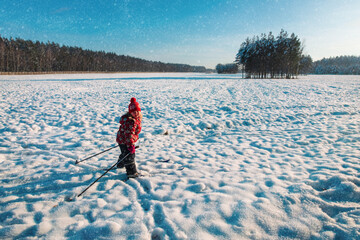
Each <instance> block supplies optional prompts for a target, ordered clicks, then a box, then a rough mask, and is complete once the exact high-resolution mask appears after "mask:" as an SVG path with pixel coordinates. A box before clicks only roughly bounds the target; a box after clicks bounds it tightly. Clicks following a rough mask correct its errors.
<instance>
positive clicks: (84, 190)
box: [77, 146, 139, 197]
mask: <svg viewBox="0 0 360 240" xmlns="http://www.w3.org/2000/svg"><path fill="white" fill-rule="evenodd" d="M138 147H139V146H136V147H135V148H138ZM129 154H130V152H129V153H128V154H126V155H125V156H124V157H123V158H122V159H121V160H120V161H117V162H116V163H114V165H112V166H111V167H110V168H109V169H108V170H106V171H105V172H104V173H103V174H102V175H101V176H100V177H98V178H97V179H96V180H95V181H94V182H92V183H91V184H90V185H89V186H88V187H87V188H85V189H84V191H82V192H81V193H80V194H79V195H77V197H80V196H81V195H82V194H83V193H84V192H86V191H87V190H88V189H89V188H90V187H91V186H92V185H94V184H95V183H96V182H97V181H99V180H100V178H102V177H103V176H104V175H105V174H107V173H108V172H109V171H110V170H111V169H113V168H114V167H115V166H116V164H118V163H120V162H122V161H124V159H125V158H126V157H127V156H129Z"/></svg>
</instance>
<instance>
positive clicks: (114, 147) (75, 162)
mask: <svg viewBox="0 0 360 240" xmlns="http://www.w3.org/2000/svg"><path fill="white" fill-rule="evenodd" d="M117 146H119V145H115V146H113V147H111V148H108V149H106V150H104V151H102V152H99V153H96V154H94V155H91V156H90V157H87V158H85V159H82V160H80V161H78V160H76V162H75V164H78V163H81V162H83V161H86V160H88V159H90V158H93V157H95V156H97V155H100V154H102V153H104V152H107V151H110V150H111V149H113V148H116V147H117Z"/></svg>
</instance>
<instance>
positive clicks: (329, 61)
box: [312, 56, 360, 75]
mask: <svg viewBox="0 0 360 240" xmlns="http://www.w3.org/2000/svg"><path fill="white" fill-rule="evenodd" d="M312 73H314V74H353V75H360V57H356V56H340V57H334V58H323V59H321V60H319V61H315V62H314V63H313V71H312Z"/></svg>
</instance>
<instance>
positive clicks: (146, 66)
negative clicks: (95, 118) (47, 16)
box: [0, 36, 207, 72]
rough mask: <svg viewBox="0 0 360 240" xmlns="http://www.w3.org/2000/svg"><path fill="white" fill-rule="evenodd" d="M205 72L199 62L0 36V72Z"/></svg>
mask: <svg viewBox="0 0 360 240" xmlns="http://www.w3.org/2000/svg"><path fill="white" fill-rule="evenodd" d="M57 71H59V72H64V71H82V72H205V71H207V69H206V68H205V67H202V66H190V65H186V64H172V63H162V62H154V61H148V60H144V59H140V58H135V57H130V56H124V55H117V54H115V53H106V52H104V51H91V50H84V49H82V48H80V47H68V46H60V45H59V44H57V43H54V42H51V43H50V42H48V43H43V42H39V41H36V42H33V41H31V40H23V39H20V38H16V39H13V38H10V39H7V38H2V37H1V36H0V72H57Z"/></svg>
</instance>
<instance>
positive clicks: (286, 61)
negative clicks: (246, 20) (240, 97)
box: [235, 30, 304, 78]
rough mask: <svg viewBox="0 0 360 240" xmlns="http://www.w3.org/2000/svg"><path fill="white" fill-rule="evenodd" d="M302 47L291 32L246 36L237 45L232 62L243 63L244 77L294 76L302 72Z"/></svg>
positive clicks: (282, 31)
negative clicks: (238, 46) (275, 34)
mask: <svg viewBox="0 0 360 240" xmlns="http://www.w3.org/2000/svg"><path fill="white" fill-rule="evenodd" d="M302 52H303V46H302V44H301V42H300V40H299V38H298V36H296V35H295V34H294V33H292V34H291V35H290V36H289V34H288V33H287V32H286V31H284V30H281V31H280V33H279V35H278V36H277V37H275V36H274V35H273V34H272V32H270V33H269V34H268V35H266V34H264V33H263V34H261V35H260V36H254V37H253V38H251V39H250V38H247V39H246V40H245V42H243V43H242V44H241V46H240V49H239V51H238V53H237V55H236V59H235V62H236V63H237V64H240V65H242V66H243V69H244V71H245V73H246V77H248V78H252V77H254V78H255V77H256V78H268V77H270V78H293V77H295V76H297V75H298V74H299V72H300V71H301V69H300V67H301V65H300V62H301V59H302V58H303V57H304V56H303V54H302Z"/></svg>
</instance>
